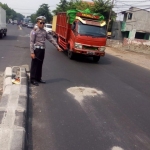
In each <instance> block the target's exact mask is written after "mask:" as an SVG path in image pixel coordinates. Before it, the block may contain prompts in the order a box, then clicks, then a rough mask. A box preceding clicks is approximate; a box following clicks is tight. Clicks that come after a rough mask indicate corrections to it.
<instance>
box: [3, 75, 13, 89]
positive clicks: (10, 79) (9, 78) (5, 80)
mask: <svg viewBox="0 0 150 150" xmlns="http://www.w3.org/2000/svg"><path fill="white" fill-rule="evenodd" d="M7 85H12V78H11V77H7V78H5V79H4V85H3V90H5V87H6V86H7Z"/></svg>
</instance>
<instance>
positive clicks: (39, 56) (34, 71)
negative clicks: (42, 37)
mask: <svg viewBox="0 0 150 150" xmlns="http://www.w3.org/2000/svg"><path fill="white" fill-rule="evenodd" d="M34 54H35V57H36V58H35V59H32V61H31V72H30V73H31V74H30V76H31V77H30V80H31V81H33V80H36V81H38V80H41V77H42V65H43V60H44V56H45V49H35V50H34Z"/></svg>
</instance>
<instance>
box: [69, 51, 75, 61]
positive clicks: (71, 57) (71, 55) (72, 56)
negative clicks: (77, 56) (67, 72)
mask: <svg viewBox="0 0 150 150" xmlns="http://www.w3.org/2000/svg"><path fill="white" fill-rule="evenodd" d="M68 58H69V59H74V53H73V52H72V51H71V50H68Z"/></svg>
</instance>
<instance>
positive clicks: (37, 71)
mask: <svg viewBox="0 0 150 150" xmlns="http://www.w3.org/2000/svg"><path fill="white" fill-rule="evenodd" d="M45 19H46V18H45V17H43V16H40V17H38V18H37V20H42V21H44V22H45ZM46 39H47V40H48V41H49V42H51V43H52V44H53V45H54V46H55V47H57V48H58V44H57V43H56V42H55V40H54V39H53V38H52V36H50V35H49V34H47V32H46V31H45V30H44V29H39V28H37V29H36V30H32V31H31V33H30V51H31V53H34V54H35V59H32V62H31V74H30V79H31V83H32V81H41V77H42V65H43V60H44V55H45V40H46Z"/></svg>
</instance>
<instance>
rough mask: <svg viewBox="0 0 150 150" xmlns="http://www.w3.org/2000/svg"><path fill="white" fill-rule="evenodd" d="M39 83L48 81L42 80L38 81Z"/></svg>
mask: <svg viewBox="0 0 150 150" xmlns="http://www.w3.org/2000/svg"><path fill="white" fill-rule="evenodd" d="M38 82H39V83H46V81H44V80H42V79H40V80H38Z"/></svg>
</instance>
